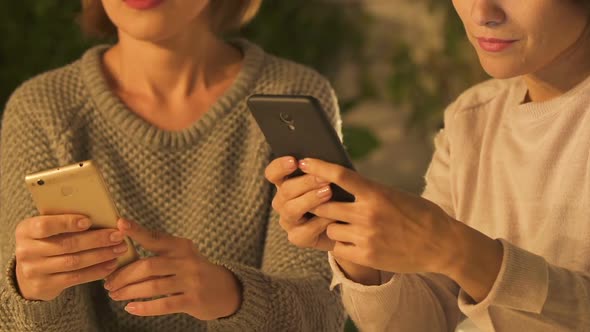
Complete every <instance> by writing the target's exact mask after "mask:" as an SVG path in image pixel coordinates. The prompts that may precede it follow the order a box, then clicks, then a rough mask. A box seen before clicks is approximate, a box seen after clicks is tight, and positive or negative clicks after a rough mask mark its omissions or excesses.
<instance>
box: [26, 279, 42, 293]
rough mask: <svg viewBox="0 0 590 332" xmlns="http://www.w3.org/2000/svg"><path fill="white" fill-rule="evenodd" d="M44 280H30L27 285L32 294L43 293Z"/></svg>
mask: <svg viewBox="0 0 590 332" xmlns="http://www.w3.org/2000/svg"><path fill="white" fill-rule="evenodd" d="M44 284H45V283H44V282H42V281H41V280H38V279H34V280H30V281H29V282H28V287H29V289H30V290H31V292H32V293H33V294H36V295H40V294H43V293H44Z"/></svg>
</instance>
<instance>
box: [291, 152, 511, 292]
mask: <svg viewBox="0 0 590 332" xmlns="http://www.w3.org/2000/svg"><path fill="white" fill-rule="evenodd" d="M299 164H300V165H299V167H300V168H301V170H303V172H305V173H307V174H308V175H313V176H315V177H320V178H323V179H326V181H330V182H332V183H335V184H337V185H339V186H340V187H342V188H343V189H344V190H346V191H348V192H350V193H351V194H353V195H354V196H355V197H356V201H355V202H354V203H339V202H327V203H324V204H321V205H319V206H318V207H316V208H315V209H313V210H312V212H313V213H314V214H316V215H317V216H319V217H322V218H328V219H335V220H341V221H343V222H345V223H332V224H330V225H328V228H327V236H328V238H329V239H331V240H332V241H334V242H335V243H334V249H333V255H334V256H335V257H336V258H337V260H338V261H340V260H345V261H350V262H353V263H356V264H360V265H364V266H370V267H373V268H375V269H379V270H384V271H390V272H397V273H421V272H434V273H441V274H445V275H447V276H448V277H450V278H451V279H453V280H455V281H456V282H458V283H459V285H460V286H462V287H463V288H464V289H465V290H466V291H467V292H468V294H470V295H471V296H472V297H473V298H474V299H475V300H476V301H477V300H481V299H483V298H484V297H485V295H487V293H488V292H489V290H490V289H491V286H492V285H493V283H494V280H495V279H496V276H497V274H498V271H499V269H500V265H501V263H502V251H503V250H502V247H501V244H500V243H499V242H497V241H495V240H493V239H490V238H489V237H487V236H485V235H483V234H481V233H480V232H478V231H476V230H474V229H472V228H470V227H468V226H466V225H465V224H463V223H461V222H459V221H456V220H455V219H453V218H451V217H450V216H449V215H447V214H446V213H445V212H444V211H443V210H442V209H441V208H440V207H439V206H437V205H436V204H434V203H432V202H430V201H428V200H426V199H424V198H421V197H418V196H414V195H410V194H406V193H403V192H399V191H396V190H393V189H389V188H386V187H384V186H381V185H379V184H377V183H374V182H371V181H369V180H367V179H365V178H363V177H362V176H361V175H359V174H358V173H356V172H353V171H351V170H349V169H346V168H344V167H341V166H338V165H334V164H330V163H326V162H323V161H320V160H316V159H305V160H303V161H300V163H299Z"/></svg>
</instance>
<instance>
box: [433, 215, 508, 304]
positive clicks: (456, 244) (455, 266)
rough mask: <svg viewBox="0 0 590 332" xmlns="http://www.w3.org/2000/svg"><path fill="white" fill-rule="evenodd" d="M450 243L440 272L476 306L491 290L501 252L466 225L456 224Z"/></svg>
mask: <svg viewBox="0 0 590 332" xmlns="http://www.w3.org/2000/svg"><path fill="white" fill-rule="evenodd" d="M454 228H455V229H454V231H453V232H451V234H454V237H453V238H452V239H449V240H450V242H449V243H450V246H449V248H452V249H449V252H448V253H447V254H448V258H447V259H444V260H443V261H446V262H448V264H445V265H446V266H441V270H440V271H435V272H438V273H441V274H444V275H446V276H447V277H449V278H451V279H452V280H454V281H455V282H456V283H457V284H458V285H459V286H460V287H461V289H462V290H463V291H464V292H465V293H467V294H469V296H470V297H471V298H472V299H473V300H474V301H475V302H476V303H477V302H480V301H482V300H483V299H484V298H485V297H486V296H487V295H488V293H489V292H490V290H491V289H492V285H493V284H494V282H495V281H496V278H497V276H498V273H499V271H500V266H501V265H502V257H503V249H502V244H501V243H500V242H499V241H496V240H493V239H491V238H489V237H487V236H486V235H484V234H482V233H480V232H479V231H477V230H475V229H473V228H470V227H468V226H467V225H465V224H463V223H461V222H456V223H455V224H454Z"/></svg>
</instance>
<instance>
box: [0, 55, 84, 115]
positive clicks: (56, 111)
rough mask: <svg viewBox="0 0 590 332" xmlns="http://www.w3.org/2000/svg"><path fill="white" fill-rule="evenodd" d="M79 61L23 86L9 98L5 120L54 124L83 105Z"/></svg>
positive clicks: (44, 74) (31, 80)
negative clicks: (18, 119) (15, 119)
mask: <svg viewBox="0 0 590 332" xmlns="http://www.w3.org/2000/svg"><path fill="white" fill-rule="evenodd" d="M86 100H87V98H85V93H84V86H83V84H82V79H81V75H80V65H79V61H76V62H73V63H71V64H68V65H66V66H64V67H61V68H58V69H54V70H51V71H48V72H45V73H43V74H40V75H37V76H35V77H33V78H31V79H29V80H27V81H25V82H24V83H22V84H21V85H20V86H19V87H18V88H17V89H16V90H15V91H14V92H13V93H12V95H11V96H10V98H9V99H8V102H7V104H6V107H5V110H4V114H3V117H4V120H3V121H6V118H8V119H14V118H20V119H26V120H27V121H32V122H41V121H47V122H49V123H53V122H55V120H57V119H59V118H60V117H63V116H65V115H67V113H68V111H70V112H71V111H72V110H75V109H79V108H81V107H82V105H83V104H84V103H85V101H86Z"/></svg>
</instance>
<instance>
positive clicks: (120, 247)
mask: <svg viewBox="0 0 590 332" xmlns="http://www.w3.org/2000/svg"><path fill="white" fill-rule="evenodd" d="M126 251H127V244H126V243H123V244H119V245H118V246H116V247H114V248H113V252H114V253H115V254H122V253H124V252H126Z"/></svg>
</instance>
